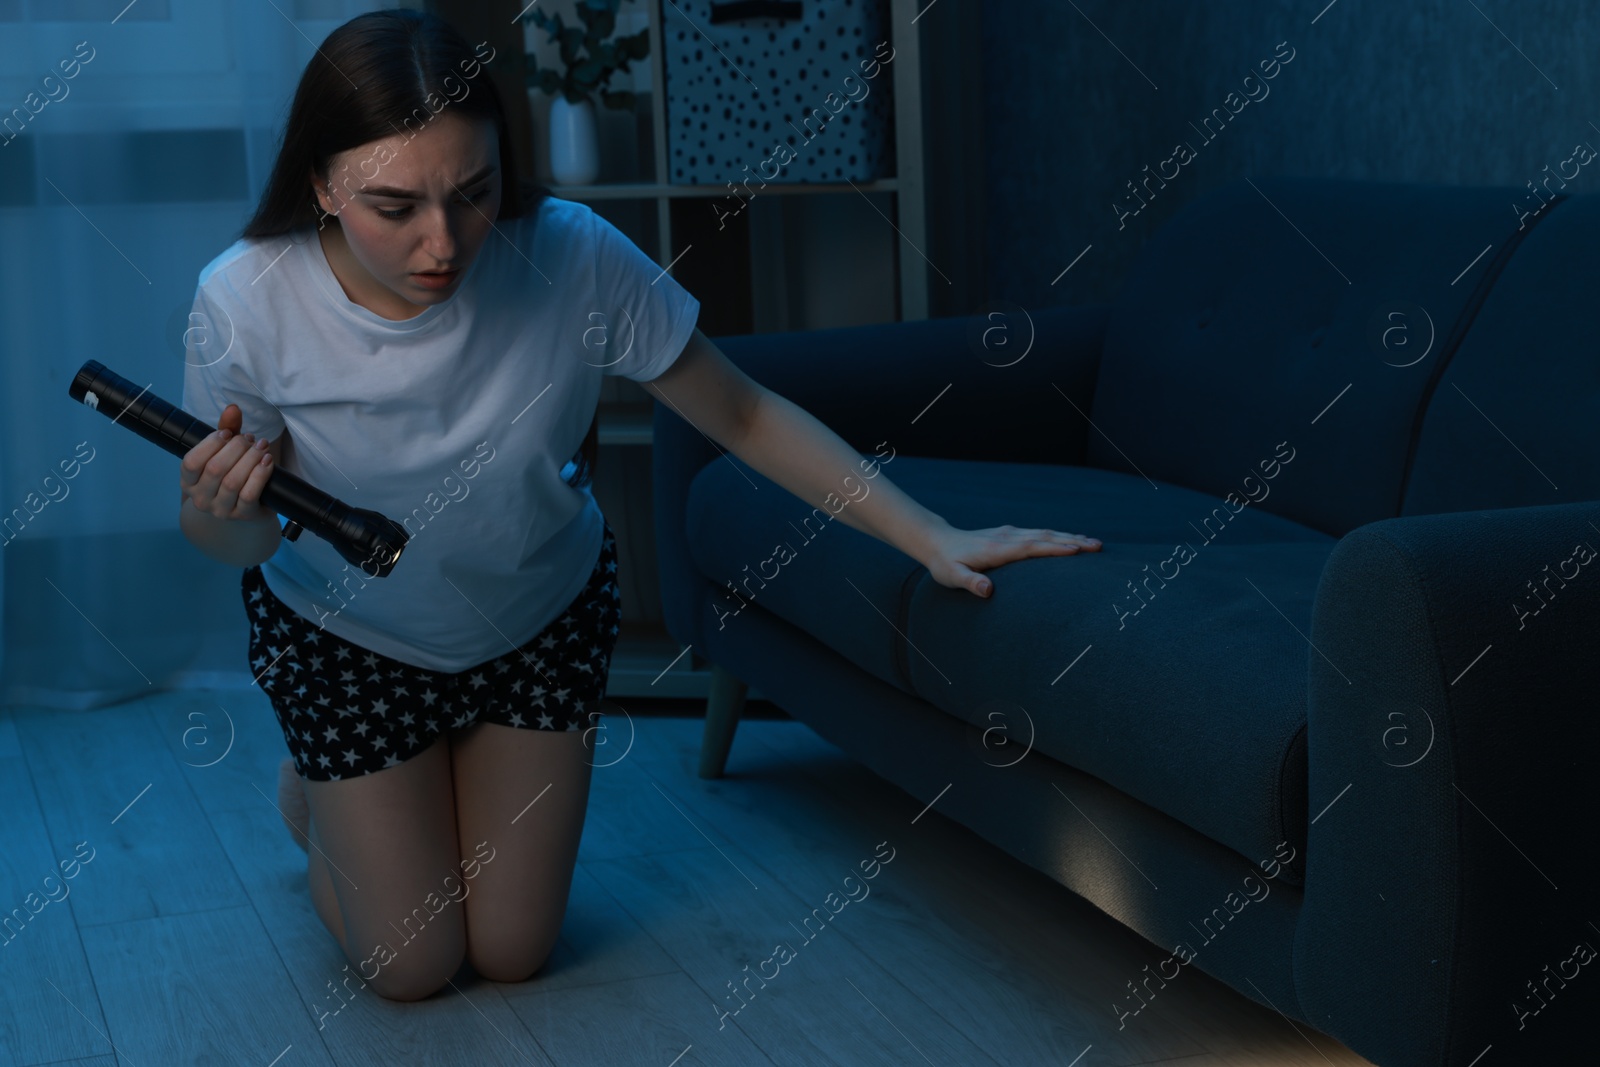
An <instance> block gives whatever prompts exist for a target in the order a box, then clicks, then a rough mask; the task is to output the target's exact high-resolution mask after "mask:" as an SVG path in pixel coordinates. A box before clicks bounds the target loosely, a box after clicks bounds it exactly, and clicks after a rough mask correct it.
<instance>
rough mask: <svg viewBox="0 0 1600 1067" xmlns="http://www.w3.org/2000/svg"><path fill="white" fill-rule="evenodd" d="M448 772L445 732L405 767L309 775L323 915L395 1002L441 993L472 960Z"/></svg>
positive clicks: (365, 974)
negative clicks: (331, 777) (333, 777)
mask: <svg viewBox="0 0 1600 1067" xmlns="http://www.w3.org/2000/svg"><path fill="white" fill-rule="evenodd" d="M450 774H451V771H450V741H449V738H448V736H443V735H442V736H440V737H439V738H438V740H436V741H435V742H434V743H433V744H432V745H430V746H429V747H428V748H426V749H424V750H423V751H422V752H420V753H418V754H417V755H416V756H414V757H412V758H411V759H408V760H406V761H405V762H404V763H402V764H400V765H398V766H395V767H388V768H385V769H383V770H380V771H374V772H373V773H371V774H366V775H361V776H359V777H356V778H348V779H343V780H339V781H328V782H318V781H308V782H306V800H307V802H308V803H309V805H310V808H311V840H312V842H313V843H314V845H315V847H314V848H312V850H311V852H310V855H311V856H312V857H315V859H314V860H312V861H311V863H310V866H308V868H307V880H308V883H309V888H310V890H311V894H312V900H313V902H314V904H315V905H316V907H317V913H318V914H319V915H320V916H321V917H322V921H323V923H324V925H326V926H327V927H328V929H329V932H330V933H332V934H333V935H334V937H335V939H336V940H337V941H338V942H339V944H340V947H341V948H342V949H344V954H345V958H346V959H348V960H349V961H350V962H351V964H352V965H353V967H354V968H355V969H356V970H358V971H359V972H360V974H361V977H362V978H363V979H365V980H366V981H367V982H368V984H370V985H371V986H372V987H373V991H374V992H376V993H377V994H378V995H379V996H382V997H386V998H388V999H390V1000H420V999H422V998H423V997H426V996H429V995H431V994H432V993H434V992H437V991H438V990H439V989H440V988H442V987H443V986H444V985H445V983H446V982H447V981H449V979H450V978H451V977H452V976H453V975H454V974H455V973H456V971H457V970H459V969H460V967H461V963H462V961H463V960H464V959H465V957H466V921H465V917H464V915H463V912H462V906H461V903H459V902H457V901H456V899H455V898H458V897H462V896H463V894H462V882H461V877H462V872H461V869H460V856H461V850H460V847H459V846H458V844H457V842H456V813H455V795H454V792H453V789H452V783H451V778H450ZM452 886H454V889H452ZM330 887H331V888H332V896H333V901H332V904H333V905H334V906H333V907H330V906H329V903H330V902H329V901H328V899H327V898H328V890H329V888H330ZM335 919H337V920H338V925H336V924H335Z"/></svg>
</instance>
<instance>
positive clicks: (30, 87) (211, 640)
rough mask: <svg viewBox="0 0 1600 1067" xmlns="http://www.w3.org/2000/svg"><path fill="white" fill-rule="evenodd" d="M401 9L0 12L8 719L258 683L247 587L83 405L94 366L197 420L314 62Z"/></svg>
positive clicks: (113, 432)
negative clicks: (204, 363)
mask: <svg viewBox="0 0 1600 1067" xmlns="http://www.w3.org/2000/svg"><path fill="white" fill-rule="evenodd" d="M396 6H405V7H420V6H421V4H420V2H415V3H405V2H396V0H388V2H372V0H227V2H225V3H219V2H217V0H133V2H132V3H129V0H0V390H3V392H0V541H3V542H4V547H3V548H0V605H3V611H0V700H3V701H5V702H7V703H26V704H34V705H46V706H57V707H89V706H95V705H99V704H105V703H111V702H115V701H120V700H126V699H130V698H134V697H139V696H142V695H148V694H152V693H155V692H157V691H158V690H161V689H164V688H172V687H177V686H189V685H206V684H212V683H219V684H226V683H229V682H236V681H238V680H239V679H240V678H241V677H244V678H248V674H249V672H248V666H247V664H246V661H245V646H244V637H245V622H244V612H243V607H242V604H241V602H240V599H239V591H238V581H239V571H238V569H236V568H229V567H225V566H223V565H221V564H217V563H215V562H213V561H211V560H209V559H207V558H205V557H204V556H202V555H200V553H199V551H198V550H197V549H195V548H193V547H192V546H191V545H190V544H189V543H188V542H187V541H186V540H185V539H184V538H183V536H182V534H181V533H179V532H178V527H177V518H178V503H179V499H180V497H179V492H178V488H177V475H178V459H177V457H176V456H173V455H171V454H169V453H167V452H164V451H162V450H161V449H159V448H157V447H156V446H155V445H153V444H151V443H149V442H147V441H144V440H143V439H142V438H139V437H138V436H136V435H135V434H133V433H132V432H130V431H128V430H127V429H125V428H123V427H122V426H120V425H114V424H113V423H112V421H111V420H110V419H108V418H106V417H105V416H103V415H101V414H98V413H96V412H94V411H91V410H90V409H89V408H87V407H84V406H82V405H80V404H76V403H74V402H73V401H72V400H71V399H70V398H69V397H68V395H67V386H68V383H70V382H71V380H72V378H73V376H74V375H75V374H76V373H77V371H78V368H79V367H81V366H82V365H83V363H84V362H85V361H86V360H91V359H93V360H98V361H99V362H101V363H103V364H105V366H106V367H108V368H109V369H111V370H112V371H115V372H116V373H118V374H120V375H122V376H123V377H125V378H129V379H131V380H133V381H134V382H136V383H137V384H138V385H139V386H141V387H144V386H148V387H149V388H150V390H151V391H152V392H153V393H155V394H156V395H157V396H160V397H162V398H163V399H165V400H168V401H169V402H171V403H173V404H178V403H179V402H180V401H181V399H182V381H183V374H182V370H183V359H184V349H183V343H182V334H183V331H184V329H185V328H187V327H189V326H190V325H191V324H190V323H189V321H188V313H189V311H190V307H191V303H192V301H193V297H194V291H195V284H196V276H197V275H198V273H199V271H200V269H201V268H202V267H203V266H204V265H205V264H206V263H208V262H209V261H210V260H211V259H212V258H214V257H215V256H216V255H217V254H218V253H220V252H221V251H223V250H224V249H225V248H226V247H227V246H228V245H229V244H230V243H232V241H233V239H234V237H235V236H236V235H237V234H238V231H239V230H240V229H241V228H242V227H243V225H244V223H245V221H246V220H247V219H248V218H249V216H250V214H251V213H252V212H253V209H254V207H255V204H256V201H257V200H258V198H259V196H260V193H261V190H262V188H263V186H264V185H265V183H266V179H267V176H268V173H269V171H270V168H271V166H272V162H273V158H274V155H275V153H276V149H277V143H278V139H279V138H280V137H281V136H282V133H283V129H282V124H283V120H284V118H285V116H286V115H287V112H288V106H289V101H290V99H291V97H292V95H293V92H294V87H295V84H296V82H297V80H298V78H299V75H300V72H301V71H302V70H303V69H304V67H305V64H306V62H307V60H308V59H309V58H310V57H311V56H312V55H313V54H314V48H315V46H316V44H319V43H321V41H322V39H323V38H324V37H326V36H327V34H328V33H329V32H330V31H331V30H333V29H334V28H335V27H336V26H338V25H339V24H340V23H342V22H344V21H345V20H347V19H349V18H351V17H352V16H354V15H357V14H360V13H362V12H364V11H369V10H373V9H376V8H382V7H396Z"/></svg>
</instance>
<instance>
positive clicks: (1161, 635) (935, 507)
mask: <svg viewBox="0 0 1600 1067" xmlns="http://www.w3.org/2000/svg"><path fill="white" fill-rule="evenodd" d="M883 469H884V470H885V472H887V473H889V474H890V476H891V477H892V478H893V480H894V483H895V484H896V485H897V486H899V487H900V488H901V489H904V490H905V491H906V492H907V493H908V494H909V495H910V496H912V497H913V498H914V499H915V500H917V501H918V502H919V503H921V504H923V505H924V506H926V507H928V508H929V509H930V510H932V511H934V512H935V513H936V514H939V515H941V516H943V517H944V518H945V519H946V520H948V521H949V522H950V523H951V524H952V525H954V526H957V527H961V528H966V529H980V528H985V527H992V526H1000V525H1003V524H1010V525H1013V526H1021V527H1046V528H1050V529H1056V530H1070V531H1072V532H1075V533H1082V534H1086V535H1090V536H1093V537H1098V538H1100V539H1101V541H1102V542H1104V549H1103V550H1102V551H1101V552H1097V553H1084V554H1080V555H1077V556H1055V557H1034V558H1030V559H1023V560H1017V561H1015V562H1012V563H1009V564H1006V565H1004V566H1002V567H998V568H995V569H994V570H992V571H990V572H989V576H990V577H991V578H992V579H993V581H994V595H993V596H992V597H989V598H987V599H985V598H979V597H976V596H974V595H973V594H971V593H969V592H967V591H965V590H960V589H950V588H946V587H944V586H942V585H939V584H938V583H937V582H934V581H933V580H932V578H931V577H930V576H929V574H928V572H927V570H926V569H925V568H923V567H922V566H921V565H919V564H918V563H917V562H916V561H915V560H912V559H911V558H910V557H908V556H906V555H905V554H904V553H902V552H900V551H898V550H897V549H894V548H892V547H890V546H889V545H886V544H884V543H883V542H880V541H878V540H877V539H876V538H873V537H870V536H869V535H866V534H864V533H861V532H860V531H858V530H855V529H852V528H850V527H846V526H844V525H843V523H841V522H837V521H833V520H831V519H829V518H828V515H829V513H828V512H827V511H826V510H825V509H821V508H819V509H816V510H815V511H814V512H813V511H812V510H810V509H808V508H807V507H806V505H805V504H804V503H803V502H802V501H800V500H799V499H798V498H796V497H795V496H794V495H793V494H791V493H788V492H787V491H786V490H784V489H782V487H780V486H778V485H777V484H776V483H774V482H771V481H770V480H768V479H766V478H765V477H763V476H762V475H761V474H759V473H757V472H756V471H754V470H753V469H751V468H750V467H748V466H747V465H745V464H743V463H741V462H739V461H738V460H737V459H733V458H731V457H730V458H728V459H725V460H719V461H718V462H716V463H713V464H710V465H708V466H707V467H706V468H705V469H704V470H703V471H701V473H700V474H699V475H698V476H697V477H696V478H695V480H694V483H693V485H692V486H691V489H690V500H689V513H688V534H689V543H690V545H691V551H692V552H693V553H694V557H695V562H696V565H697V566H698V567H700V569H701V570H702V571H703V572H704V573H705V574H706V575H707V577H709V578H710V579H711V580H712V581H713V582H715V583H717V584H718V585H720V586H724V590H725V598H724V599H725V610H726V614H724V615H722V616H721V617H720V625H723V626H735V625H738V621H739V620H738V611H739V610H740V604H741V602H743V603H744V604H746V605H747V606H745V607H744V608H743V610H751V607H759V608H760V609H762V610H767V611H771V612H773V613H774V614H776V615H778V616H780V617H781V618H783V619H785V620H786V621H788V622H790V623H792V624H794V625H796V626H799V627H800V628H802V629H804V630H805V631H806V632H808V633H810V634H811V635H812V636H814V637H816V638H817V639H818V640H820V641H822V642H823V643H824V644H827V645H828V646H829V647H830V648H832V649H834V650H835V651H836V652H838V653H839V654H840V655H842V656H844V657H846V658H847V659H849V660H850V661H851V662H853V663H855V664H856V665H857V666H859V667H861V668H862V669H863V670H866V671H868V672H870V673H872V674H873V675H875V676H877V677H879V678H881V679H883V680H885V681H888V682H890V683H891V684H893V685H896V686H898V687H900V688H901V689H904V690H906V691H907V692H911V693H914V694H916V695H918V696H921V697H922V698H923V699H925V700H927V701H928V702H929V703H930V704H932V705H934V706H935V707H937V708H939V709H940V710H942V711H944V712H946V713H947V714H950V715H953V716H956V717H958V718H961V719H963V720H965V721H967V722H969V723H971V724H972V725H974V726H975V727H979V728H981V730H982V731H983V734H984V738H985V744H984V745H982V746H979V747H978V748H977V749H975V752H974V758H978V759H985V760H987V761H988V762H991V763H994V764H996V765H1000V764H1003V763H1006V762H1009V761H1012V760H1015V759H1018V758H1026V756H1025V755H1022V754H1023V753H1025V752H1033V751H1037V752H1038V753H1041V754H1043V755H1045V756H1048V757H1051V758H1053V759H1055V760H1058V761H1060V762H1062V763H1066V764H1068V765H1070V766H1073V767H1075V768H1077V769H1079V770H1082V771H1085V772H1087V773H1090V774H1093V775H1095V776H1096V777H1099V778H1101V779H1102V780H1104V781H1106V782H1107V783H1109V784H1111V785H1113V786H1115V787H1117V788H1119V789H1122V790H1123V791H1124V792H1127V793H1128V794H1130V795H1132V796H1134V797H1136V798H1137V799H1139V800H1142V801H1144V802H1145V803H1147V804H1150V805H1151V806H1152V807H1155V808H1157V809H1158V810H1161V811H1163V812H1165V813H1166V814H1168V815H1170V816H1172V817H1174V818H1176V819H1178V820H1180V821H1182V822H1184V823H1185V824H1187V825H1189V826H1190V827H1192V828H1194V829H1195V830H1198V831H1200V832H1201V833H1204V834H1207V835H1208V836H1210V837H1212V838H1213V839H1215V840H1217V841H1219V842H1221V843H1223V844H1225V845H1227V846H1229V847H1231V848H1233V849H1235V850H1236V851H1238V852H1239V853H1240V854H1241V855H1242V856H1244V857H1246V858H1247V859H1248V860H1249V861H1250V862H1252V863H1254V862H1256V861H1258V860H1265V859H1271V858H1272V857H1274V856H1275V855H1277V854H1278V846H1279V844H1280V843H1281V842H1284V841H1288V842H1289V843H1290V844H1291V845H1292V846H1293V847H1294V849H1295V854H1296V856H1297V857H1299V856H1303V853H1304V841H1305V832H1306V808H1307V798H1306V754H1305V746H1304V738H1305V723H1306V686H1307V677H1308V671H1307V664H1308V657H1309V656H1312V655H1316V654H1317V653H1316V652H1315V651H1313V650H1312V649H1311V648H1310V647H1309V646H1308V644H1307V641H1306V638H1305V637H1304V636H1303V635H1304V634H1306V633H1308V632H1309V630H1310V617H1311V603H1312V597H1313V594H1314V592H1315V590H1316V586H1317V580H1318V578H1319V576H1320V575H1321V572H1322V565H1323V562H1324V561H1325V559H1326V557H1327V555H1328V553H1329V552H1330V551H1332V548H1333V545H1334V543H1335V542H1334V539H1333V538H1331V537H1329V536H1327V535H1325V534H1322V533H1318V532H1317V531H1314V530H1310V529H1308V528H1306V527H1303V526H1300V525H1298V524H1296V523H1294V522H1291V521H1290V520H1287V519H1284V518H1281V517H1279V516H1276V515H1272V514H1270V513H1269V512H1266V511H1263V510H1261V506H1260V505H1261V504H1268V505H1270V501H1271V497H1270V483H1261V485H1262V486H1263V489H1261V490H1257V492H1263V490H1264V495H1263V496H1262V499H1261V501H1260V504H1248V505H1246V506H1243V507H1242V509H1240V510H1238V511H1236V512H1235V511H1234V510H1233V508H1231V507H1229V506H1228V505H1227V504H1225V503H1224V502H1223V501H1221V500H1219V499H1218V498H1216V497H1214V496H1210V495H1207V494H1203V493H1198V492H1194V491H1191V490H1188V489H1184V488H1182V487H1179V486H1175V485H1169V484H1163V483H1160V482H1155V483H1152V482H1150V481H1147V480H1146V479H1144V478H1141V477H1139V476H1137V475H1125V474H1121V473H1117V472H1113V471H1105V470H1100V469H1096V468H1088V467H1063V466H1054V465H1036V464H994V463H985V462H973V461H960V460H945V459H929V458H922V457H911V456H900V457H897V458H895V459H894V460H893V461H892V463H891V464H889V465H887V466H886V467H884V468H883ZM866 484H867V485H868V486H869V487H870V486H871V484H872V483H871V482H866ZM869 493H870V488H869ZM858 495H859V494H858ZM851 506H853V505H849V504H847V505H845V507H846V509H848V508H849V507H851ZM808 518H809V519H810V520H811V522H810V525H806V523H805V520H806V519H808ZM835 527H836V528H835ZM807 534H809V537H808V536H806V535H807ZM784 545H786V546H788V552H782V551H779V549H780V548H781V547H782V546H784ZM1179 546H1184V547H1187V549H1188V551H1187V552H1180V551H1177V549H1178V547H1179ZM769 560H770V562H767V561H769ZM1163 575H1164V576H1165V577H1163ZM730 585H731V586H732V588H729V586H730ZM1135 585H1136V586H1137V589H1135ZM735 590H736V591H737V596H736V595H735ZM747 590H748V592H746V591H747ZM716 625H717V624H716V623H713V626H716ZM1069 799H1070V798H1064V799H1063V801H1062V803H1064V804H1065V803H1069ZM1298 867H1299V864H1298V862H1296V863H1295V864H1293V865H1291V867H1290V873H1291V877H1293V876H1295V875H1297V874H1298Z"/></svg>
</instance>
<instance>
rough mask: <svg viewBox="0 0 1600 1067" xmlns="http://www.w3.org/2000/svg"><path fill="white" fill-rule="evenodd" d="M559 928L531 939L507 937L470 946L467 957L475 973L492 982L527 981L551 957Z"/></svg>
mask: <svg viewBox="0 0 1600 1067" xmlns="http://www.w3.org/2000/svg"><path fill="white" fill-rule="evenodd" d="M559 933H560V931H559V930H554V931H551V932H549V933H547V934H545V935H542V936H540V937H537V938H535V939H532V940H518V939H515V938H508V939H506V940H502V941H497V942H494V943H491V944H486V945H476V944H475V945H472V946H471V947H470V948H469V949H468V953H467V959H468V961H469V962H470V963H471V964H472V969H473V970H474V971H476V972H478V976H479V977H481V978H484V979H487V980H488V981H491V982H505V983H516V982H526V981H527V980H528V979H529V978H532V977H533V976H534V975H535V974H538V973H539V970H540V968H542V967H543V966H544V965H545V961H546V960H548V959H549V958H550V953H551V952H552V951H553V950H554V949H555V945H556V938H557V937H558V936H559Z"/></svg>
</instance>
